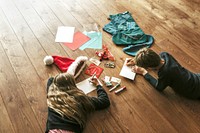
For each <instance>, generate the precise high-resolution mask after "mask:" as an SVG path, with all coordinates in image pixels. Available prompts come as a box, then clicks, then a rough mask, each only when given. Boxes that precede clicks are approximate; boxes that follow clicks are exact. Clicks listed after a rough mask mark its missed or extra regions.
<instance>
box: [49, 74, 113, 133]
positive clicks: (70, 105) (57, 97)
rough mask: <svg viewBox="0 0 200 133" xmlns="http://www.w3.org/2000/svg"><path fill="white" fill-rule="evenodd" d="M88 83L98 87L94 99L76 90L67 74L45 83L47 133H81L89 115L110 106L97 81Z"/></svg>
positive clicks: (73, 81)
mask: <svg viewBox="0 0 200 133" xmlns="http://www.w3.org/2000/svg"><path fill="white" fill-rule="evenodd" d="M91 82H92V83H93V84H94V85H95V86H96V87H97V89H96V90H97V95H98V96H97V97H89V96H87V95H86V94H84V93H83V91H81V90H79V89H78V88H77V87H76V83H75V80H74V77H73V76H72V75H70V74H68V73H63V74H58V75H57V76H56V77H55V78H50V79H49V80H48V82H47V105H48V118H47V123H46V133H81V132H82V131H83V129H84V127H85V124H86V119H87V115H88V114H89V113H91V112H93V111H95V110H100V109H104V108H107V107H108V106H109V105H110V101H109V98H108V95H107V93H106V92H105V90H104V89H103V88H102V86H101V85H99V82H98V80H97V78H96V77H93V78H92V79H91Z"/></svg>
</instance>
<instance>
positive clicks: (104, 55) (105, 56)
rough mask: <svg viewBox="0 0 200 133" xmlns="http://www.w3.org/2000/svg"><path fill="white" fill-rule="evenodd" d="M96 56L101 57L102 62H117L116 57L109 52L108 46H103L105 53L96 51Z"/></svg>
mask: <svg viewBox="0 0 200 133" xmlns="http://www.w3.org/2000/svg"><path fill="white" fill-rule="evenodd" d="M96 55H97V56H99V57H100V61H102V60H111V61H114V60H115V58H114V56H113V55H112V53H111V52H110V51H109V50H108V47H107V46H106V45H103V51H102V52H98V51H96Z"/></svg>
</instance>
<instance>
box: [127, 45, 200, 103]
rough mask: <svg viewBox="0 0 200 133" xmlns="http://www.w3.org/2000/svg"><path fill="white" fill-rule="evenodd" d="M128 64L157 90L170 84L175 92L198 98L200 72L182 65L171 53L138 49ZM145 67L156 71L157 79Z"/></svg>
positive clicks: (161, 89)
mask: <svg viewBox="0 0 200 133" xmlns="http://www.w3.org/2000/svg"><path fill="white" fill-rule="evenodd" d="M127 65H128V66H133V67H132V70H133V71H134V72H135V73H138V74H141V75H143V76H144V78H145V79H146V80H147V81H148V82H149V83H150V84H151V85H152V86H153V87H154V88H156V89H157V90H158V91H163V90H164V89H165V88H166V87H167V86H170V87H171V88H172V89H173V90H174V91H175V92H176V93H178V94H180V95H182V96H185V97H187V98H191V99H199V98H200V73H199V74H195V73H193V72H191V71H189V70H187V69H185V68H184V67H182V66H181V65H180V64H179V63H178V61H177V60H176V59H174V57H173V56H172V55H170V54H169V53H167V52H162V53H160V55H158V54H157V53H155V52H154V51H153V50H151V49H149V48H143V49H141V50H139V51H138V52H137V54H136V56H135V58H133V59H129V60H128V62H127ZM147 69H153V70H157V71H158V73H157V74H158V79H155V78H154V77H152V76H151V75H150V74H149V73H148V71H147Z"/></svg>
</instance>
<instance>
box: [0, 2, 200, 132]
mask: <svg viewBox="0 0 200 133" xmlns="http://www.w3.org/2000/svg"><path fill="white" fill-rule="evenodd" d="M199 4H200V3H199V1H198V0H176V1H173V0H156V1H155V0H154V1H153V0H146V1H145V0H129V1H126V0H109V1H106V0H100V1H95V0H84V1H83V0H51V1H48V0H45V1H39V0H0V18H1V19H0V55H1V57H2V58H1V59H0V61H1V64H0V79H1V80H0V107H1V108H0V112H1V113H2V114H4V115H3V116H2V117H1V118H0V128H1V129H0V132H11V133H12V132H22V133H23V132H25V133H26V132H44V130H45V126H46V118H47V105H46V89H45V88H46V81H47V79H48V77H49V76H54V75H56V74H58V73H59V72H60V71H59V70H58V69H57V68H56V66H55V65H52V66H50V67H46V66H44V64H43V61H42V60H43V58H44V56H46V55H53V54H54V55H62V56H67V57H71V58H74V59H75V58H76V57H78V56H80V55H85V56H87V57H89V58H91V57H96V58H97V59H98V57H97V56H96V55H95V51H96V50H94V49H86V50H84V51H81V50H76V51H72V50H70V49H69V48H68V47H66V46H64V45H62V44H61V43H55V41H54V39H55V35H56V32H57V27H58V26H62V25H64V26H75V28H76V31H84V26H86V25H91V24H94V23H96V24H97V25H98V27H99V30H100V31H101V32H102V33H103V44H106V45H107V46H108V48H109V49H110V51H111V52H112V53H113V54H114V56H115V57H116V61H115V63H116V67H115V68H114V69H109V68H105V67H104V64H105V63H106V62H108V61H106V60H104V61H102V63H101V64H100V67H102V68H104V71H103V73H102V75H101V77H100V78H103V77H104V76H106V75H107V76H114V77H117V78H121V79H122V83H121V86H126V87H127V90H126V91H124V92H122V93H121V94H120V95H115V94H114V93H113V92H109V91H108V88H107V87H105V86H104V87H105V89H106V91H107V92H108V95H109V97H110V100H111V106H110V107H109V108H108V109H105V110H102V111H97V112H94V113H92V114H91V115H90V116H89V118H88V122H87V126H86V128H85V129H84V132H85V133H90V132H92V133H93V132H97V133H102V132H109V133H112V132H113V133H116V132H117V133H118V132H119V133H121V132H124V133H132V132H164V133H165V132H166V133H167V132H194V133H197V132H200V128H199V127H200V124H199V120H200V116H199V113H200V112H199V110H200V105H199V100H197V101H195V100H188V99H186V98H184V97H181V96H179V95H177V94H176V93H175V92H174V91H173V90H172V89H171V88H170V87H168V88H167V89H166V90H165V91H164V92H162V93H159V92H157V91H156V90H155V89H153V87H152V86H151V85H150V84H149V83H147V81H145V79H144V78H143V77H142V76H140V75H137V76H136V79H135V80H134V81H130V80H127V79H125V78H122V77H120V76H119V72H120V70H121V67H122V65H123V62H124V60H125V58H126V57H131V56H128V55H126V54H125V53H124V52H123V51H122V48H123V47H122V46H116V45H115V44H114V43H113V42H112V36H111V35H110V34H108V33H106V32H104V31H103V30H102V28H103V27H104V25H105V24H107V23H109V22H110V21H109V20H107V17H108V16H109V15H111V14H117V13H121V12H124V11H130V12H131V13H132V16H133V18H134V19H135V20H136V22H137V24H138V25H139V26H140V27H141V28H142V30H143V31H144V32H145V33H147V34H151V35H153V36H154V38H155V42H154V44H153V45H152V49H153V50H155V51H156V52H158V53H159V52H161V51H167V52H169V53H171V54H172V55H173V56H174V57H175V58H176V59H177V60H178V61H179V62H180V63H181V64H182V65H183V66H184V67H186V68H188V69H189V70H191V71H193V72H199V71H200V69H199V64H200V62H199V60H200V54H199V52H198V51H199V49H200V45H199V41H200V39H199V35H200V33H199V31H200V30H199V25H200V21H199V20H200V17H199V15H200V10H199V8H198V7H199ZM90 63H91V62H89V61H88V62H87V66H88V65H89V64H90ZM150 73H151V74H152V75H153V76H155V77H157V74H156V72H154V71H150ZM30 75H31V76H30ZM87 77H89V76H88V75H85V74H84V72H83V73H82V74H81V75H80V77H78V79H77V82H79V81H81V80H83V79H85V78H87ZM16 88H17V89H16ZM13 90H15V91H13ZM88 95H89V96H96V91H93V92H91V93H90V94H88ZM13 110H15V112H13ZM183 125H184V126H183ZM9 127H10V128H9Z"/></svg>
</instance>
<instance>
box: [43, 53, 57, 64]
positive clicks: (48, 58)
mask: <svg viewBox="0 0 200 133" xmlns="http://www.w3.org/2000/svg"><path fill="white" fill-rule="evenodd" d="M43 62H44V64H45V65H51V64H53V62H54V59H53V57H52V56H49V55H48V56H45V57H44V60H43Z"/></svg>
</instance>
